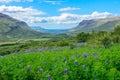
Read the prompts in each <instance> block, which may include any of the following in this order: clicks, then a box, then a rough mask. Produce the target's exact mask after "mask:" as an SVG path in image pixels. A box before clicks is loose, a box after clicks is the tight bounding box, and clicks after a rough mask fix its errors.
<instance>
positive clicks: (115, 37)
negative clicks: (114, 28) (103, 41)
mask: <svg viewBox="0 0 120 80" xmlns="http://www.w3.org/2000/svg"><path fill="white" fill-rule="evenodd" d="M112 40H113V43H117V44H118V43H120V36H114V37H113V39H112Z"/></svg>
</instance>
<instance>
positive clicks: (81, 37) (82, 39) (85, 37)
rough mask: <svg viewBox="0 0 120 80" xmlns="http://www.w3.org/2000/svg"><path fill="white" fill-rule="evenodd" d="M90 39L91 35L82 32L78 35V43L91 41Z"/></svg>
mask: <svg viewBox="0 0 120 80" xmlns="http://www.w3.org/2000/svg"><path fill="white" fill-rule="evenodd" d="M89 37H90V35H89V33H84V32H81V33H79V34H78V35H77V37H76V38H77V41H78V42H86V41H87V40H88V39H89Z"/></svg>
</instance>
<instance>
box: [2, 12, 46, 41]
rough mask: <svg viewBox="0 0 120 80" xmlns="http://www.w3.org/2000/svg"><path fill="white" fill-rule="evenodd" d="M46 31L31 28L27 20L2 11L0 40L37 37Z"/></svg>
mask: <svg viewBox="0 0 120 80" xmlns="http://www.w3.org/2000/svg"><path fill="white" fill-rule="evenodd" d="M43 35H45V34H44V33H41V32H38V31H35V30H33V29H31V28H30V27H29V26H28V25H27V24H26V23H25V22H23V21H19V20H17V19H14V18H12V17H10V16H8V15H5V14H2V13H0V41H9V40H14V39H15V40H18V39H25V38H37V37H41V36H43Z"/></svg>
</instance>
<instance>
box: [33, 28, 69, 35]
mask: <svg viewBox="0 0 120 80" xmlns="http://www.w3.org/2000/svg"><path fill="white" fill-rule="evenodd" d="M31 28H32V29H34V30H37V31H40V32H43V33H52V34H62V33H67V32H69V29H44V28H42V27H40V26H32V27H31Z"/></svg>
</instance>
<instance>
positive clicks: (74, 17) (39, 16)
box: [0, 0, 120, 29]
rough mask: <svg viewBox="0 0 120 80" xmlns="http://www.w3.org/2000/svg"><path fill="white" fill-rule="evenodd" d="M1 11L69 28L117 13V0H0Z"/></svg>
mask: <svg viewBox="0 0 120 80" xmlns="http://www.w3.org/2000/svg"><path fill="white" fill-rule="evenodd" d="M0 13H4V14H7V15H9V16H11V17H13V18H16V19H18V20H21V21H25V22H26V23H27V24H28V25H29V26H40V27H42V28H46V29H69V28H73V27H76V26H77V25H78V24H79V23H80V22H81V21H82V20H90V19H101V18H109V17H114V16H119V15H120V0H0Z"/></svg>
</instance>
